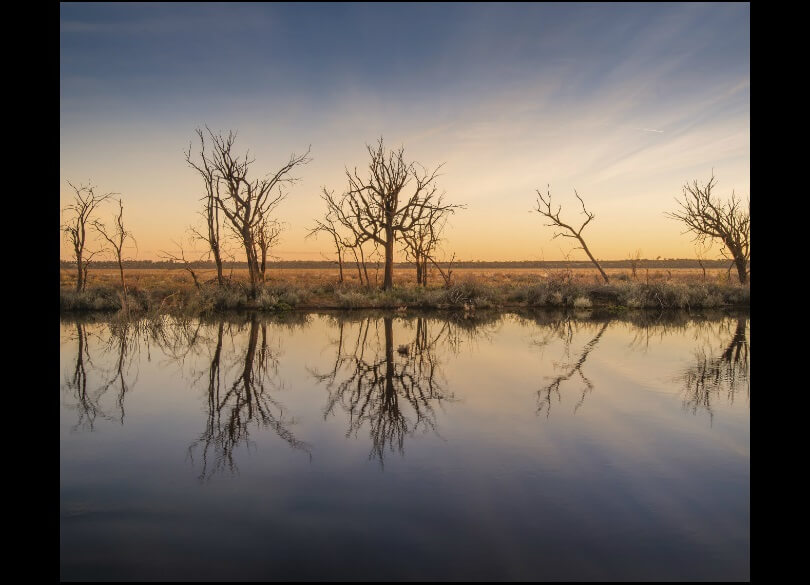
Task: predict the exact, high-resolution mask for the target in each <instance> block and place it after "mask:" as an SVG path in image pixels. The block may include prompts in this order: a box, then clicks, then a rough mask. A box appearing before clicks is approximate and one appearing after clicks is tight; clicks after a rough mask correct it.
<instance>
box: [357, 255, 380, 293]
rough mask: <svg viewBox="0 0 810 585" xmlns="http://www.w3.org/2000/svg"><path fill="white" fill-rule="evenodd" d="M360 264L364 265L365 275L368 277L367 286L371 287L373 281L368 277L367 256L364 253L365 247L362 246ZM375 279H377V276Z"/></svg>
mask: <svg viewBox="0 0 810 585" xmlns="http://www.w3.org/2000/svg"><path fill="white" fill-rule="evenodd" d="M359 248H360V262H362V263H363V273H364V274H365V275H366V284H367V285H368V286H371V279H370V278H369V277H368V266H366V255H365V253H364V252H363V246H362V245H360V246H359ZM374 278H377V277H376V276H375V277H374Z"/></svg>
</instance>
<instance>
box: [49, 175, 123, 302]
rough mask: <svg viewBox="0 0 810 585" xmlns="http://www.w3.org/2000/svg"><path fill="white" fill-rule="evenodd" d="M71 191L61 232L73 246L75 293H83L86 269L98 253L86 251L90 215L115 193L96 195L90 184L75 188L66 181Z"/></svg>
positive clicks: (90, 221) (90, 222) (85, 283)
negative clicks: (66, 215) (71, 198)
mask: <svg viewBox="0 0 810 585" xmlns="http://www.w3.org/2000/svg"><path fill="white" fill-rule="evenodd" d="M68 185H70V188H71V189H73V192H74V195H73V201H72V202H71V203H70V204H69V205H68V206H67V207H65V209H64V210H63V211H64V212H67V213H68V214H69V218H68V219H67V221H66V222H65V223H64V224H62V231H63V232H65V235H66V237H67V239H68V241H69V242H70V243H71V245H72V246H73V253H74V254H75V256H76V271H77V272H76V292H81V291H83V290H84V289H85V288H86V286H87V267H88V266H89V264H90V261H91V260H92V258H93V256H94V255H95V254H97V253H98V252H99V251H98V250H96V251H94V252H89V251H87V249H86V247H87V226H88V224H92V221H93V220H92V219H91V218H92V215H93V212H94V211H95V210H96V208H97V207H98V206H99V204H101V203H103V202H104V201H106V200H107V199H109V198H110V197H112V196H113V195H115V193H105V194H103V195H98V194H96V193H95V187H94V186H93V185H91V184H88V185H79V186H78V187H76V186H75V185H73V183H71V182H70V181H68Z"/></svg>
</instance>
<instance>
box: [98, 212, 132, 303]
mask: <svg viewBox="0 0 810 585" xmlns="http://www.w3.org/2000/svg"><path fill="white" fill-rule="evenodd" d="M116 201H117V202H118V215H116V216H115V225H114V226H113V227H112V228H107V227H106V226H105V225H104V224H103V223H102V222H100V221H99V220H95V221H93V226H94V227H95V228H96V230H97V231H98V233H99V234H101V237H102V238H104V239H105V240H107V242H109V244H110V246H112V249H113V252H114V253H115V259H116V261H117V262H118V273H119V274H120V276H121V290H122V291H123V295H124V297H123V301H124V310H125V311H127V312H129V301H128V298H127V285H126V282H124V261H123V250H124V244H125V243H126V241H127V240H128V239H130V240H132V242H133V243H134V244H135V245H136V246H137V245H138V243H137V242H136V241H135V237H134V236H133V235H132V232H129V231H127V230H126V229H125V228H124V203H123V202H122V201H121V199H117V200H116Z"/></svg>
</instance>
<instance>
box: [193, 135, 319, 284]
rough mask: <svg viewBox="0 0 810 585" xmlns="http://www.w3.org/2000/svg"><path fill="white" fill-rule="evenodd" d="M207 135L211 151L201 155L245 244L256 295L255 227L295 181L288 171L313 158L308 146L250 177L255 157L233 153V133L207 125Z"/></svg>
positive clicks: (222, 207)
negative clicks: (272, 168)
mask: <svg viewBox="0 0 810 585" xmlns="http://www.w3.org/2000/svg"><path fill="white" fill-rule="evenodd" d="M208 136H209V137H210V138H211V141H212V142H213V147H212V152H211V153H210V154H205V152H204V151H203V153H202V154H201V156H202V157H203V158H204V159H205V161H206V164H207V165H208V166H209V167H210V168H211V170H212V173H213V176H214V179H215V182H214V200H215V203H216V206H217V208H218V209H219V210H221V211H222V213H223V214H224V215H225V218H226V219H227V220H228V225H229V227H230V228H231V230H232V231H233V232H234V234H235V235H236V236H237V237H238V238H239V240H240V241H241V243H242V246H243V247H244V250H245V256H246V257H247V264H248V273H249V276H250V290H251V296H253V297H255V296H256V294H257V292H258V287H259V282H260V280H261V277H262V273H261V269H260V265H259V257H258V247H257V245H256V233H257V228H258V226H259V225H260V224H261V223H262V221H263V220H265V218H270V215H271V213H272V212H273V210H274V209H275V208H276V207H277V206H278V204H279V203H281V201H283V200H284V198H285V197H286V196H287V189H288V188H289V187H290V186H291V185H293V184H294V183H296V182H297V181H298V178H297V177H293V176H292V174H291V173H292V172H293V171H294V170H295V169H296V167H298V166H299V165H304V164H307V163H308V162H310V161H311V160H312V159H311V158H310V157H309V152H310V149H309V148H307V151H306V152H305V153H304V154H303V155H300V156H298V155H296V154H292V155H291V156H290V159H289V160H288V161H287V162H286V163H285V164H284V165H283V166H282V167H281V168H279V169H278V170H277V171H276V172H275V173H270V174H268V175H265V176H264V177H262V178H259V179H249V178H248V172H249V171H250V168H251V165H252V164H253V162H254V160H255V159H253V158H251V157H250V153H249V152H246V153H245V154H244V155H237V154H235V153H234V142H235V141H236V133H235V132H233V131H229V132H228V135H227V136H225V135H223V134H214V133H213V132H211V130H210V129H208Z"/></svg>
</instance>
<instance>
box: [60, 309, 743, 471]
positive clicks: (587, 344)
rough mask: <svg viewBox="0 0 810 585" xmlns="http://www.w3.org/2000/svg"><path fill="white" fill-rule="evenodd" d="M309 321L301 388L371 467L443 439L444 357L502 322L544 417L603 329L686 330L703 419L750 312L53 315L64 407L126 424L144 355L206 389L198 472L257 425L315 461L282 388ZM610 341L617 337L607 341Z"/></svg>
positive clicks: (632, 337) (628, 336) (736, 366)
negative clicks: (361, 449) (317, 363)
mask: <svg viewBox="0 0 810 585" xmlns="http://www.w3.org/2000/svg"><path fill="white" fill-rule="evenodd" d="M314 323H317V324H318V327H319V328H320V329H322V330H323V336H324V337H325V338H326V339H328V340H329V342H328V343H327V344H326V345H324V342H323V341H322V340H320V341H317V342H316V343H317V345H315V346H314V347H313V348H311V350H315V349H316V348H317V351H319V352H320V353H322V354H323V353H324V352H326V354H331V356H332V357H331V358H329V361H330V365H329V366H328V367H326V368H324V367H319V368H308V369H307V372H308V373H307V380H308V381H309V383H311V384H313V385H314V386H315V387H321V388H323V389H324V390H325V391H326V396H325V403H324V406H322V417H323V418H324V420H326V419H329V418H334V417H335V416H338V415H339V416H343V417H345V418H346V429H347V430H346V431H345V433H346V436H352V437H362V436H365V435H367V436H368V438H369V439H370V442H371V443H370V444H371V448H370V457H371V458H372V459H376V460H378V461H379V462H380V463H382V462H383V460H384V456H385V453H386V452H387V451H391V452H399V453H401V454H402V453H404V450H405V446H406V441H407V440H408V438H409V437H412V436H415V435H421V434H424V433H433V434H436V435H439V434H440V429H439V423H438V419H437V409H443V408H445V407H446V406H448V405H452V404H453V403H454V402H455V401H456V400H457V399H458V395H457V391H455V390H454V389H453V388H452V384H451V382H450V381H449V380H448V379H447V376H446V373H445V366H446V364H447V363H448V362H449V361H452V360H454V359H456V358H457V357H458V356H460V355H462V354H463V353H465V352H469V351H470V350H471V349H472V348H473V347H475V346H477V345H478V344H479V343H480V342H482V341H483V342H486V343H487V344H490V342H491V340H492V339H493V338H494V336H496V334H497V332H498V331H499V329H500V328H501V327H502V326H503V325H504V324H506V323H517V324H520V326H521V327H528V328H529V329H530V330H531V331H532V335H531V339H530V340H527V341H526V347H529V348H539V349H540V350H541V351H540V353H539V354H538V358H537V362H536V364H537V365H538V366H540V367H541V368H542V369H543V371H544V375H543V376H542V379H541V380H540V381H538V382H537V386H535V392H536V399H535V405H534V408H535V409H536V413H537V414H543V415H544V418H548V417H550V415H551V412H552V406H553V405H554V404H556V403H562V402H563V399H564V397H566V396H567V397H570V399H571V400H573V406H571V407H570V408H569V407H566V410H569V411H570V412H573V413H576V412H577V411H578V410H579V408H580V407H581V406H582V405H583V404H584V403H586V401H587V400H588V396H589V395H590V394H591V393H592V392H593V391H594V390H595V389H598V388H599V386H600V384H601V383H600V381H599V379H598V378H597V377H595V376H594V374H593V373H592V367H591V363H592V362H593V360H594V359H596V360H597V362H598V360H599V359H600V352H602V345H603V343H605V342H604V341H603V340H604V338H605V337H606V336H609V335H610V332H611V331H613V332H615V333H617V334H620V336H621V337H623V338H624V339H625V340H626V341H625V344H626V350H627V351H630V352H639V353H641V354H643V353H644V352H646V351H647V350H648V348H649V346H650V344H651V343H652V342H655V340H660V339H664V338H666V337H673V336H674V337H677V338H683V339H689V340H690V341H689V344H690V345H691V346H692V347H693V348H694V349H693V350H692V354H693V355H694V356H695V357H694V360H693V361H694V363H693V365H692V366H690V367H689V368H687V369H686V370H685V371H683V372H680V373H675V372H673V374H672V378H671V379H673V380H675V381H676V382H677V383H678V384H679V385H680V387H681V391H682V393H683V395H684V399H683V400H684V405H685V406H686V407H687V408H688V409H689V410H691V411H692V412H698V411H706V412H708V413H709V414H712V413H713V405H714V403H715V401H716V400H718V397H722V396H725V397H726V398H727V399H728V400H729V401H733V400H734V398H735V396H738V395H739V392H740V389H741V388H745V392H746V395H747V393H748V392H749V390H748V371H749V363H748V361H749V360H748V335H747V323H748V317H747V314H745V313H740V312H734V311H724V310H720V311H702V312H701V311H693V312H691V313H687V312H683V311H677V312H673V311H664V312H660V311H659V312H655V311H620V312H618V313H617V312H615V311H603V310H598V309H591V310H587V311H585V310H577V311H569V310H564V309H559V310H528V309H526V310H522V311H518V312H511V313H504V312H499V311H473V312H466V313H458V312H457V313H451V314H449V315H447V316H443V314H441V313H437V312H431V311H410V310H409V311H397V312H391V311H383V310H377V311H371V312H363V311H349V312H345V311H343V312H340V311H332V312H320V313H304V312H297V311H293V312H285V313H282V314H277V315H262V314H259V313H255V312H254V313H241V314H239V313H231V314H227V315H224V316H223V315H219V316H208V317H206V318H191V319H178V318H173V317H168V316H163V317H156V318H153V319H143V320H139V321H119V320H105V319H104V318H103V317H102V316H100V315H99V314H91V315H85V316H78V315H76V316H71V317H66V318H63V319H62V327H63V344H64V345H63V346H64V347H65V351H69V352H70V353H71V355H72V357H71V358H70V366H69V367H66V368H65V372H64V376H63V386H62V387H63V391H64V395H63V398H64V403H65V406H66V407H68V408H70V409H72V410H74V411H75V412H76V425H75V428H82V429H85V430H88V431H93V430H94V429H95V425H96V422H97V421H99V420H106V421H111V422H116V423H118V424H120V425H123V424H124V423H125V417H126V405H127V396H128V395H129V393H130V392H131V391H132V389H133V388H135V387H136V386H137V384H138V372H139V368H140V364H142V363H143V360H144V359H146V360H151V359H152V356H153V355H160V356H161V358H160V359H161V364H162V367H172V368H177V370H178V371H180V372H181V373H182V376H183V378H184V379H187V380H188V385H189V387H193V388H195V389H196V391H197V392H199V393H200V396H202V397H204V400H205V405H206V406H205V411H206V417H205V421H204V424H202V425H201V426H202V427H203V431H202V432H200V433H199V434H198V435H197V437H196V439H192V438H190V440H189V448H188V455H189V457H190V458H191V459H192V461H194V462H196V463H199V465H200V466H201V473H200V476H201V477H210V476H211V475H212V474H213V473H217V472H221V471H230V472H235V470H236V464H235V460H234V457H233V456H234V452H235V451H236V450H237V449H239V448H242V447H245V448H247V447H248V446H249V445H250V443H251V439H250V437H251V433H253V432H255V431H257V430H260V429H265V430H271V431H272V432H273V433H274V434H275V435H276V436H277V437H278V438H280V439H282V440H283V441H284V442H286V443H287V444H288V445H289V446H290V447H292V448H293V449H295V450H300V451H302V452H303V453H307V454H309V455H310V456H311V453H312V451H311V447H312V445H311V444H310V442H309V441H307V439H306V437H301V436H299V433H298V432H296V431H295V424H296V420H297V417H296V414H295V412H293V411H290V409H289V408H288V407H287V406H286V405H285V404H284V402H282V401H280V400H279V398H278V396H279V392H280V390H282V389H283V387H284V380H283V379H282V377H281V375H280V374H279V367H280V364H282V362H283V360H284V347H285V344H286V343H287V338H288V337H289V336H290V335H292V334H294V333H295V332H296V331H299V330H303V329H308V328H310V327H312V326H313V324H314ZM395 325H396V326H395ZM91 340H92V341H93V343H90V342H91ZM607 343H609V344H612V345H614V346H615V339H614V340H613V341H609V342H607ZM68 348H70V349H68ZM594 356H595V357H594ZM501 366H503V367H506V368H508V367H509V364H508V363H506V362H505V363H503V364H499V365H497V366H493V368H494V371H492V372H491V375H495V376H497V368H498V367H501ZM482 373H483V372H482ZM558 416H559V415H558Z"/></svg>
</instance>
